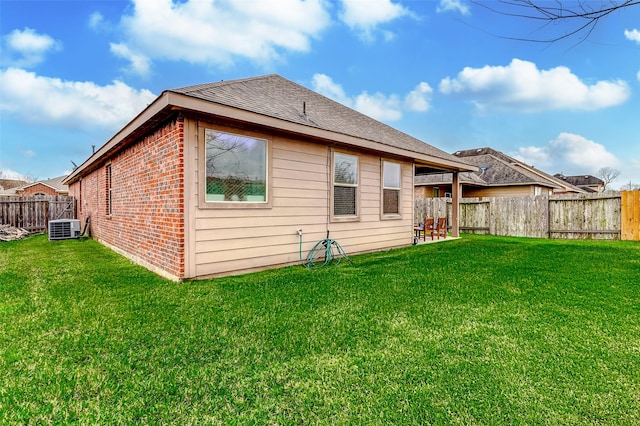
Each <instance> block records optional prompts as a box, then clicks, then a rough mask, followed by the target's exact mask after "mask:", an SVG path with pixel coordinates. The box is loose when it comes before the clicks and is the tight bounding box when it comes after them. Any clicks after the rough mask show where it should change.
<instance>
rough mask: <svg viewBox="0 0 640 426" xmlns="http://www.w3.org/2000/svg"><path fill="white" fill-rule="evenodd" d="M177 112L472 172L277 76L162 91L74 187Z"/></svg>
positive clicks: (423, 166)
mask: <svg viewBox="0 0 640 426" xmlns="http://www.w3.org/2000/svg"><path fill="white" fill-rule="evenodd" d="M176 111H185V112H187V111H190V112H193V113H196V114H204V115H210V116H218V117H220V118H223V119H232V120H236V122H246V123H251V125H253V126H267V127H271V128H276V129H279V130H283V131H289V132H296V133H297V134H300V135H303V136H306V137H311V136H312V135H313V137H314V138H320V139H323V138H324V139H325V140H326V141H327V142H328V143H336V144H343V145H347V146H355V147H360V149H362V148H366V149H370V150H376V151H379V152H384V153H387V154H394V155H400V156H404V157H409V158H412V159H413V160H414V161H415V164H416V169H420V170H421V171H422V170H424V171H428V172H437V171H440V172H443V171H473V170H476V169H475V167H474V166H471V165H469V164H468V163H466V162H465V161H464V160H463V159H460V158H458V157H456V156H454V155H451V154H449V153H447V152H445V151H442V150H440V149H438V148H435V147H433V146H431V145H429V144H427V143H425V142H423V141H421V140H419V139H416V138H414V137H413V136H409V135H407V134H406V133H403V132H401V131H399V130H397V129H394V128H393V127H391V126H388V125H386V124H384V123H381V122H379V121H377V120H374V119H373V118H371V117H368V116H366V115H364V114H362V113H359V112H357V111H355V110H353V109H351V108H349V107H347V106H345V105H342V104H340V103H338V102H336V101H334V100H331V99H329V98H327V97H325V96H322V95H320V94H319V93H316V92H314V91H312V90H309V89H307V88H305V87H303V86H301V85H299V84H296V83H294V82H292V81H290V80H287V79H286V78H283V77H281V76H279V75H277V74H270V75H265V76H260V77H252V78H245V79H239V80H230V81H220V82H216V83H208V84H199V85H195V86H188V87H182V88H177V89H169V90H165V91H163V92H162V93H161V94H160V96H158V98H156V99H155V100H154V101H153V103H151V104H150V105H149V106H148V107H147V108H145V110H144V111H142V112H141V113H140V114H139V115H138V116H137V117H135V118H134V119H133V120H132V121H131V122H129V124H127V125H126V126H125V127H124V128H123V129H122V130H120V131H119V132H118V133H117V134H116V135H114V136H113V137H112V138H111V140H109V141H108V142H107V143H105V144H104V145H103V146H102V147H100V149H98V150H97V151H96V152H95V153H94V154H93V155H92V156H91V157H90V158H89V159H88V160H86V161H85V162H84V163H82V164H81V165H80V167H78V168H76V169H75V170H74V171H73V173H71V175H69V177H68V178H67V180H66V181H65V183H71V182H74V181H75V180H77V179H78V178H79V176H81V175H82V174H83V173H84V171H85V170H87V169H91V168H93V167H96V165H97V164H99V163H100V159H102V158H103V157H105V156H107V155H108V153H110V152H114V150H118V149H121V148H122V147H124V146H126V145H127V144H128V143H133V141H135V138H136V136H141V135H143V134H144V133H145V131H150V130H151V129H153V128H154V127H155V126H157V125H159V124H160V123H161V122H162V121H163V120H166V119H168V118H169V117H171V116H172V115H174V114H176Z"/></svg>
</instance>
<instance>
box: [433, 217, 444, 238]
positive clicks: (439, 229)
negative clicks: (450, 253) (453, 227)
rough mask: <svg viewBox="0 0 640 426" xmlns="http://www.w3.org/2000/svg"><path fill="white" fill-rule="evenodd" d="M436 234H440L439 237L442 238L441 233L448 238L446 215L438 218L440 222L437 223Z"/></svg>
mask: <svg viewBox="0 0 640 426" xmlns="http://www.w3.org/2000/svg"><path fill="white" fill-rule="evenodd" d="M431 235H433V234H431ZM436 235H437V236H438V239H440V236H441V235H442V237H443V238H447V218H446V217H439V218H438V222H437V223H436Z"/></svg>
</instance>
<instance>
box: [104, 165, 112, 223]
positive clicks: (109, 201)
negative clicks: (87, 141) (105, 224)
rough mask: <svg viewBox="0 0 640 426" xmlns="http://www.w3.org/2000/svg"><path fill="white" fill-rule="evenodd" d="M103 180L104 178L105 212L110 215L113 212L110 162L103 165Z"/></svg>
mask: <svg viewBox="0 0 640 426" xmlns="http://www.w3.org/2000/svg"><path fill="white" fill-rule="evenodd" d="M105 180H106V188H107V193H106V198H107V199H106V201H107V214H108V215H110V214H112V213H113V207H112V195H111V194H112V191H111V188H112V187H111V164H107V166H106V167H105Z"/></svg>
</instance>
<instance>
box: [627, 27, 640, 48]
mask: <svg viewBox="0 0 640 426" xmlns="http://www.w3.org/2000/svg"><path fill="white" fill-rule="evenodd" d="M624 36H625V37H626V38H627V40H631V41H635V42H636V43H638V44H640V31H638V30H636V29H633V30H631V31H629V30H624Z"/></svg>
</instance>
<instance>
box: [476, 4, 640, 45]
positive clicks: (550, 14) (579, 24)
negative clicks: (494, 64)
mask: <svg viewBox="0 0 640 426" xmlns="http://www.w3.org/2000/svg"><path fill="white" fill-rule="evenodd" d="M472 3H473V4H475V5H477V6H481V7H484V8H485V9H488V10H490V11H492V12H495V13H498V14H500V15H505V16H511V17H516V18H524V19H528V20H531V21H534V22H539V23H540V24H541V25H540V28H541V29H542V28H545V30H547V31H548V32H551V34H550V35H547V36H545V37H544V38H539V39H536V38H524V37H503V38H508V39H512V40H522V41H530V42H536V43H554V42H557V41H560V40H563V39H566V38H570V37H574V36H582V37H583V40H584V39H586V38H588V37H589V35H590V34H591V33H592V32H593V30H594V29H595V27H596V26H597V25H598V23H600V21H601V20H602V19H603V18H605V17H607V16H609V15H611V14H612V13H614V12H616V11H618V10H621V9H625V8H628V7H631V6H640V0H609V1H603V0H601V1H599V2H597V1H594V0H589V1H584V0H578V1H560V0H557V1H554V2H551V1H548V0H498V1H496V2H486V1H481V0H477V1H472ZM558 23H563V24H566V27H565V28H563V29H561V32H558V33H553V28H558V27H555V26H553V24H558Z"/></svg>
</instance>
